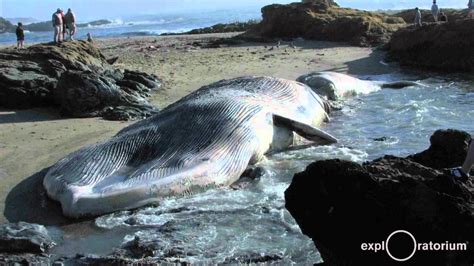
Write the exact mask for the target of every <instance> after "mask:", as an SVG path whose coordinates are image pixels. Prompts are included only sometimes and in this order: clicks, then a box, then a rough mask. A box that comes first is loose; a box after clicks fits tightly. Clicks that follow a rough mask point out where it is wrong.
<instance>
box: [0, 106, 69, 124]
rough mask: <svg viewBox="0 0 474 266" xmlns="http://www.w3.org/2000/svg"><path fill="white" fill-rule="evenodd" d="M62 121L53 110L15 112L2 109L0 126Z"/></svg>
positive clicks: (37, 109) (0, 111) (0, 110)
mask: <svg viewBox="0 0 474 266" xmlns="http://www.w3.org/2000/svg"><path fill="white" fill-rule="evenodd" d="M57 119H60V116H59V115H58V114H57V112H55V111H54V110H52V109H47V108H45V109H40V108H36V109H25V110H13V109H5V108H0V124H6V123H25V122H41V121H51V120H57Z"/></svg>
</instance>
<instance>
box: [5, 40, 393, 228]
mask: <svg viewBox="0 0 474 266" xmlns="http://www.w3.org/2000/svg"><path fill="white" fill-rule="evenodd" d="M235 34H237V33H228V34H206V35H181V36H160V37H136V38H120V39H102V40H95V42H96V44H97V45H98V46H99V47H100V48H101V49H102V52H103V53H104V54H105V55H106V56H107V57H114V56H118V57H119V58H118V60H117V62H116V63H115V66H117V67H119V68H128V69H132V70H140V71H144V72H147V73H153V74H156V75H157V76H158V77H159V78H161V79H162V80H163V82H164V88H163V89H161V90H160V91H158V92H156V93H155V94H154V95H152V98H151V102H152V103H153V104H154V105H156V106H158V107H159V108H164V107H166V106H167V105H169V104H170V103H173V102H175V101H176V100H178V99H180V98H181V97H183V96H185V95H187V94H188V93H190V92H191V91H193V90H196V89H198V88H199V87H201V86H203V85H207V84H210V83H212V82H215V81H218V80H221V79H227V78H233V77H238V76H244V75H268V76H275V77H282V78H287V79H295V78H297V77H298V76H300V75H302V74H306V73H308V72H311V71H324V70H330V71H337V72H341V73H348V74H353V75H376V74H383V73H389V72H392V71H394V69H395V68H394V67H392V66H387V65H385V64H382V63H380V61H381V60H382V59H383V53H382V52H380V51H376V50H374V49H372V48H357V47H350V46H346V45H344V44H341V43H329V42H317V41H305V40H299V41H296V42H295V43H294V44H295V46H296V48H292V47H290V46H289V43H282V44H281V46H280V47H279V48H277V47H275V46H272V44H260V43H244V44H241V45H238V46H232V47H227V46H223V47H219V48H201V47H198V46H196V45H192V44H193V43H196V42H197V43H206V42H208V41H209V40H212V39H216V38H222V37H231V36H233V35H235ZM131 123H133V122H111V121H105V120H103V119H101V118H88V119H68V118H61V117H60V116H59V115H58V114H57V113H55V112H54V111H52V110H48V109H30V110H4V109H3V110H0V208H1V209H2V215H1V216H0V222H2V223H3V222H6V221H11V222H15V221H18V220H22V219H23V220H24V219H27V218H28V217H37V218H32V219H31V220H30V222H43V223H46V224H48V223H49V224H54V223H55V222H54V221H52V220H51V219H54V217H50V215H49V214H48V213H45V209H46V208H35V209H34V210H26V209H25V208H24V207H21V206H27V205H29V206H43V207H44V204H43V203H38V202H25V201H35V199H29V198H28V197H27V196H28V195H25V193H26V194H27V193H29V192H28V191H29V190H25V189H19V188H20V187H23V186H25V184H27V183H28V179H31V178H32V177H33V176H34V175H35V174H37V173H38V172H40V171H41V170H42V169H44V168H46V167H48V166H50V165H52V164H53V163H55V162H56V161H57V160H59V159H60V158H62V157H63V156H65V155H67V154H69V153H71V152H73V151H75V150H77V149H79V148H81V147H84V146H86V145H88V144H92V143H95V142H98V141H102V140H105V139H108V138H109V137H111V136H113V135H114V134H115V133H116V132H117V131H119V130H120V129H122V128H123V127H125V126H127V125H129V124H131ZM22 184H23V185H22ZM36 186H40V184H36ZM12 191H13V192H12ZM16 191H19V192H16ZM36 200H37V199H36ZM14 202H16V203H14ZM25 204H26V205H25ZM30 211H31V213H27V212H30ZM40 216H41V217H43V218H44V219H46V220H44V219H43V220H42V219H40V218H39V217H40ZM48 217H49V218H48ZM48 220H51V221H50V222H48Z"/></svg>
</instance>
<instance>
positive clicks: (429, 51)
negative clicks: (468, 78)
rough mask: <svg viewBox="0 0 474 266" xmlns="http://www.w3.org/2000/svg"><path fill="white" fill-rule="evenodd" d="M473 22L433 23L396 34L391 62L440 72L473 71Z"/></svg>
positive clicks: (388, 46)
mask: <svg viewBox="0 0 474 266" xmlns="http://www.w3.org/2000/svg"><path fill="white" fill-rule="evenodd" d="M472 47H474V20H472V19H464V20H457V21H450V22H448V23H431V24H425V25H423V27H413V26H411V27H408V28H405V29H401V30H399V31H397V32H396V33H395V34H394V35H393V36H392V39H391V40H390V43H388V45H387V47H386V48H387V49H388V56H387V59H388V61H399V62H400V64H401V65H405V66H412V67H417V68H422V69H429V70H439V71H449V72H452V71H464V72H473V71H474V49H472Z"/></svg>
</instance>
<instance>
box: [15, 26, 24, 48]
mask: <svg viewBox="0 0 474 266" xmlns="http://www.w3.org/2000/svg"><path fill="white" fill-rule="evenodd" d="M16 40H17V44H16V48H17V49H23V43H24V42H25V31H24V30H23V24H22V23H21V22H18V27H16Z"/></svg>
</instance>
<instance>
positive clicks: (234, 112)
mask: <svg viewBox="0 0 474 266" xmlns="http://www.w3.org/2000/svg"><path fill="white" fill-rule="evenodd" d="M300 79H301V80H302V81H303V82H307V83H308V85H310V86H307V85H305V84H303V83H300V82H297V81H290V80H285V79H279V78H272V77H241V78H235V79H231V80H223V81H220V82H217V83H214V84H211V85H208V86H205V87H202V88H200V89H198V90H197V91H195V92H193V93H191V94H189V95H188V96H186V97H184V98H182V99H181V100H179V101H177V102H176V103H174V104H172V105H170V106H168V107H167V108H165V109H163V110H162V111H161V112H159V113H158V114H156V115H154V116H152V117H150V118H148V119H145V120H142V121H140V122H137V123H135V124H133V125H131V126H129V127H126V128H124V129H123V130H122V131H120V132H119V133H118V134H117V135H115V136H114V137H113V138H111V139H110V140H108V141H105V142H101V143H97V144H95V145H92V146H89V147H85V148H83V149H81V150H79V151H76V152H74V153H72V154H70V155H69V156H67V157H65V158H63V159H62V160H60V161H59V162H57V163H56V164H55V165H53V166H52V167H51V168H50V170H49V171H48V173H47V174H46V176H45V178H44V181H43V185H44V187H45V189H46V191H47V194H48V195H49V196H50V197H51V198H53V199H55V200H58V201H59V202H60V203H61V206H62V210H63V214H64V215H66V216H71V217H80V216H87V215H99V214H103V213H108V212H113V211H117V210H124V209H131V208H136V207H140V206H144V205H146V204H150V203H156V202H159V201H160V200H161V199H163V198H164V197H167V196H173V195H182V194H187V193H190V192H196V191H200V190H205V189H208V188H212V187H222V186H227V185H230V184H232V183H233V182H235V181H236V180H237V179H238V178H239V177H240V176H241V174H242V173H243V172H244V171H245V170H246V168H247V167H248V166H249V165H251V164H254V163H256V162H258V161H259V160H260V159H261V158H262V157H263V156H264V155H265V154H266V153H268V152H270V151H273V150H280V149H284V148H287V147H289V146H290V145H292V144H293V142H294V140H295V139H296V138H295V137H297V136H300V137H303V138H305V139H308V140H311V141H317V142H321V141H322V142H325V143H330V142H336V139H335V138H334V137H332V136H331V135H330V134H328V133H325V132H324V131H322V130H320V129H318V128H317V126H318V125H320V124H321V123H322V122H323V121H325V120H327V118H328V109H329V104H327V103H326V101H325V100H323V99H322V98H321V97H320V96H319V95H318V94H317V93H316V92H315V91H317V92H318V93H322V94H324V95H325V97H328V96H330V97H328V98H329V99H333V98H339V97H344V96H348V95H349V94H350V95H352V94H355V93H357V92H361V93H367V92H370V91H373V90H376V89H380V86H376V85H373V84H372V83H369V82H363V81H360V80H358V79H355V78H352V77H349V76H345V75H342V74H338V73H333V72H322V73H313V74H311V75H310V76H307V77H306V79H303V78H300ZM359 81H360V82H359ZM354 82H356V83H357V84H358V86H353V85H354V84H355V83H354ZM369 85H370V86H369ZM334 95H337V96H338V97H332V96H334ZM294 133H296V134H294Z"/></svg>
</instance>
